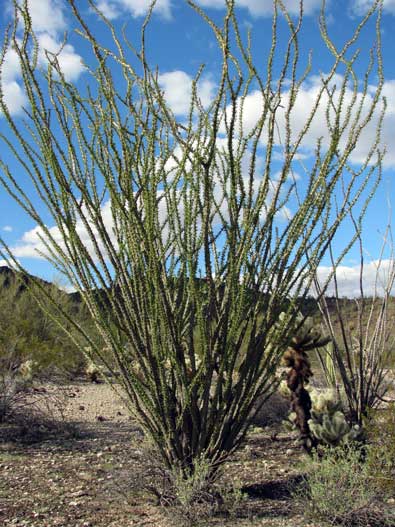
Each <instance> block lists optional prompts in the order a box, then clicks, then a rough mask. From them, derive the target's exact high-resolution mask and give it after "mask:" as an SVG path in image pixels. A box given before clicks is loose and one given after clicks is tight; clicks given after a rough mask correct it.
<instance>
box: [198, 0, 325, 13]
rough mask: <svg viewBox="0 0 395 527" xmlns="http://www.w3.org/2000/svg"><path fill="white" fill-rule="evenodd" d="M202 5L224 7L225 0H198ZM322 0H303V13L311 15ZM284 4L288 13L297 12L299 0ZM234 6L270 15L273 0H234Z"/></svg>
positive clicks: (289, 0)
mask: <svg viewBox="0 0 395 527" xmlns="http://www.w3.org/2000/svg"><path fill="white" fill-rule="evenodd" d="M197 3H198V4H199V5H201V6H202V7H209V8H215V9H224V8H225V6H226V3H225V0H198V1H197ZM321 4H322V0H305V1H304V2H303V10H304V14H305V15H311V14H312V13H314V12H315V11H317V10H319V9H320V7H321ZM284 6H285V7H286V9H287V10H288V12H289V13H290V14H293V15H294V14H298V13H299V9H300V1H299V0H284ZM236 7H243V8H246V9H248V11H249V12H250V13H251V15H252V16H271V15H272V14H273V0H236Z"/></svg>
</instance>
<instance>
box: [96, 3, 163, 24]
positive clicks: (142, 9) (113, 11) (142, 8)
mask: <svg viewBox="0 0 395 527" xmlns="http://www.w3.org/2000/svg"><path fill="white" fill-rule="evenodd" d="M151 3H152V2H151V0H99V1H98V2H96V6H97V7H98V9H100V11H102V13H103V14H104V15H105V16H106V17H107V18H109V19H110V20H112V19H114V18H117V17H119V16H120V15H121V14H122V13H123V12H125V11H126V12H128V13H131V15H132V16H133V17H134V18H137V17H140V16H145V15H146V14H147V12H148V9H149V7H150V5H151ZM154 12H156V13H158V14H159V15H161V16H162V17H163V18H166V19H170V18H171V0H157V2H156V4H155V7H154Z"/></svg>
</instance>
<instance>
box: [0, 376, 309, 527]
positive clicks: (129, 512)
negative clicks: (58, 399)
mask: <svg viewBox="0 0 395 527" xmlns="http://www.w3.org/2000/svg"><path fill="white" fill-rule="evenodd" d="M56 389H57V388H56V386H52V387H51V386H48V387H47V390H48V396H49V395H51V390H56ZM58 389H60V388H59V387H58ZM63 389H65V390H66V392H65V394H64V408H63V410H62V420H60V421H58V422H57V423H55V424H54V423H52V425H51V424H50V422H49V421H50V420H48V421H47V422H46V424H45V425H43V424H42V423H41V424H40V422H38V423H37V422H35V423H33V422H31V427H32V429H31V430H30V435H29V430H27V431H26V433H25V434H23V433H21V429H20V428H18V426H19V427H20V423H19V424H18V422H17V421H15V422H14V423H11V424H7V425H5V424H3V425H1V426H0V481H1V485H0V525H1V526H3V525H4V526H5V527H6V526H18V527H27V526H30V527H129V526H133V527H135V526H139V527H140V526H141V527H143V526H157V527H161V526H163V527H167V526H170V525H174V521H173V519H172V515H171V512H170V513H169V511H165V510H164V509H163V508H161V507H158V506H157V505H156V504H155V501H154V499H153V498H152V497H150V496H149V495H147V494H145V493H144V492H142V491H141V489H139V488H138V487H136V485H135V484H132V483H133V481H135V480H136V474H138V473H139V471H141V470H142V465H141V464H142V459H143V457H142V450H141V445H142V440H143V435H142V432H141V431H140V429H139V427H138V426H137V425H136V423H135V422H133V420H132V419H131V418H130V416H129V414H128V412H127V409H126V407H125V404H124V403H123V402H122V400H121V399H120V398H119V397H117V396H116V395H115V393H114V391H113V390H112V389H111V387H109V386H107V385H105V384H99V385H95V384H88V383H83V382H81V383H76V384H73V385H69V386H67V387H63ZM27 422H29V420H28V419H27ZM43 422H44V423H45V420H44V421H43ZM40 426H42V427H44V428H43V430H41V435H40V434H38V435H37V434H36V435H35V434H34V433H32V432H33V431H34V430H33V428H34V427H40ZM51 426H52V427H53V428H51ZM301 455H302V453H301V451H300V449H299V447H298V446H297V444H296V443H295V441H294V439H293V438H292V437H291V436H289V435H287V434H284V433H282V432H281V431H280V432H279V430H278V429H273V428H267V429H254V430H253V431H252V433H251V434H249V436H248V439H247V441H246V444H245V446H244V448H242V449H240V450H239V451H238V452H237V453H236V454H235V455H234V456H233V458H232V459H231V460H230V461H229V462H228V463H227V465H226V467H225V471H224V474H225V477H226V478H227V480H229V482H231V481H237V482H238V484H239V485H240V486H241V488H242V489H243V491H244V493H245V494H246V496H247V497H246V499H245V500H244V501H243V503H242V505H241V507H240V508H239V509H238V510H236V511H235V514H234V516H233V517H231V518H230V517H227V516H223V515H222V516H221V515H219V516H216V517H213V518H212V519H210V520H209V522H208V524H209V525H213V526H214V525H215V526H222V525H229V526H232V527H236V526H237V527H243V526H244V527H247V526H251V527H252V526H254V527H259V526H261V527H263V526H268V527H269V526H270V527H302V526H303V527H309V524H308V523H307V522H306V521H305V519H304V518H303V515H302V514H301V513H300V511H298V510H297V509H295V506H294V503H293V501H292V497H291V494H290V488H291V487H292V485H293V484H295V482H297V481H298V477H299V475H298V471H297V463H298V461H299V459H300V457H301ZM310 527H312V525H310Z"/></svg>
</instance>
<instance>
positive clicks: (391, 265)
mask: <svg viewBox="0 0 395 527" xmlns="http://www.w3.org/2000/svg"><path fill="white" fill-rule="evenodd" d="M394 271H395V262H394V261H393V260H388V259H383V260H381V262H380V261H379V260H375V261H372V262H370V263H365V264H364V267H363V275H362V283H363V290H364V295H365V296H374V295H378V296H382V295H383V292H384V289H385V288H386V287H388V284H389V283H390V282H389V280H390V279H391V275H393V274H394ZM331 272H332V267H325V266H320V267H319V268H318V273H317V276H318V280H319V281H320V283H321V284H323V283H324V282H325V280H326V279H327V278H328V276H329V274H330V273H331ZM360 272H361V268H360V265H354V266H346V265H340V266H339V267H338V268H337V272H336V278H337V283H338V290H339V296H340V297H347V298H356V297H359V296H361V290H360ZM393 289H394V288H393ZM334 292H335V288H334V284H333V281H332V282H331V283H330V284H329V287H328V290H327V292H326V296H331V295H334ZM393 293H394V290H393Z"/></svg>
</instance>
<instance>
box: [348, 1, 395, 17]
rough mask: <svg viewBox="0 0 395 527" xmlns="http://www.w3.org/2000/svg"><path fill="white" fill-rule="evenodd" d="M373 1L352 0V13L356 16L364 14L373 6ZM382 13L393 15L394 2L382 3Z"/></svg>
mask: <svg viewBox="0 0 395 527" xmlns="http://www.w3.org/2000/svg"><path fill="white" fill-rule="evenodd" d="M373 3H374V0H353V2H352V3H351V9H352V12H353V13H354V14H356V15H363V14H365V13H366V12H367V11H368V10H369V9H370V8H371V7H372V5H373ZM383 7H384V11H386V12H387V13H392V14H395V0H384V1H383Z"/></svg>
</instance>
